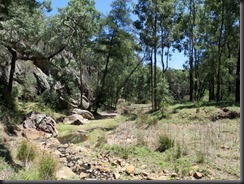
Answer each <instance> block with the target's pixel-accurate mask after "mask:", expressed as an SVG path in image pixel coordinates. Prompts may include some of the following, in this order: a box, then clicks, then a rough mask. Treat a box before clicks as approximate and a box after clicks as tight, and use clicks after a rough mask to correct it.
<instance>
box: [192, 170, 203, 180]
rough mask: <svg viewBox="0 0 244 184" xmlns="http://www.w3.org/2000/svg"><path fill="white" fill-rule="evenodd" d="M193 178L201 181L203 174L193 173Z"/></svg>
mask: <svg viewBox="0 0 244 184" xmlns="http://www.w3.org/2000/svg"><path fill="white" fill-rule="evenodd" d="M193 177H194V178H196V179H201V178H202V177H203V174H202V173H200V172H195V173H194V174H193Z"/></svg>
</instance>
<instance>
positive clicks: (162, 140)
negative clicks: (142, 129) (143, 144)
mask: <svg viewBox="0 0 244 184" xmlns="http://www.w3.org/2000/svg"><path fill="white" fill-rule="evenodd" d="M158 143H159V146H158V148H157V151H159V152H164V151H166V150H168V149H170V148H172V147H174V144H175V141H174V139H171V138H169V137H168V136H165V135H162V136H159V140H158Z"/></svg>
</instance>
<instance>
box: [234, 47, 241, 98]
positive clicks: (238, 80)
mask: <svg viewBox="0 0 244 184" xmlns="http://www.w3.org/2000/svg"><path fill="white" fill-rule="evenodd" d="M235 101H236V102H240V48H239V52H238V60H237V65H236V95H235Z"/></svg>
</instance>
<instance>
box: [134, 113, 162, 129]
mask: <svg viewBox="0 0 244 184" xmlns="http://www.w3.org/2000/svg"><path fill="white" fill-rule="evenodd" d="M157 123H158V117H157V116H152V115H149V114H141V115H139V116H138V117H137V119H136V124H137V125H138V126H144V125H146V126H147V127H146V128H149V127H152V126H156V125H157Z"/></svg>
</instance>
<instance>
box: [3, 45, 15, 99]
mask: <svg viewBox="0 0 244 184" xmlns="http://www.w3.org/2000/svg"><path fill="white" fill-rule="evenodd" d="M8 51H9V52H10V53H11V54H12V59H11V68H10V74H9V82H8V88H7V92H6V95H7V96H8V97H12V89H13V81H14V72H15V65H16V60H17V52H16V51H15V50H14V49H13V48H11V47H8Z"/></svg>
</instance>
